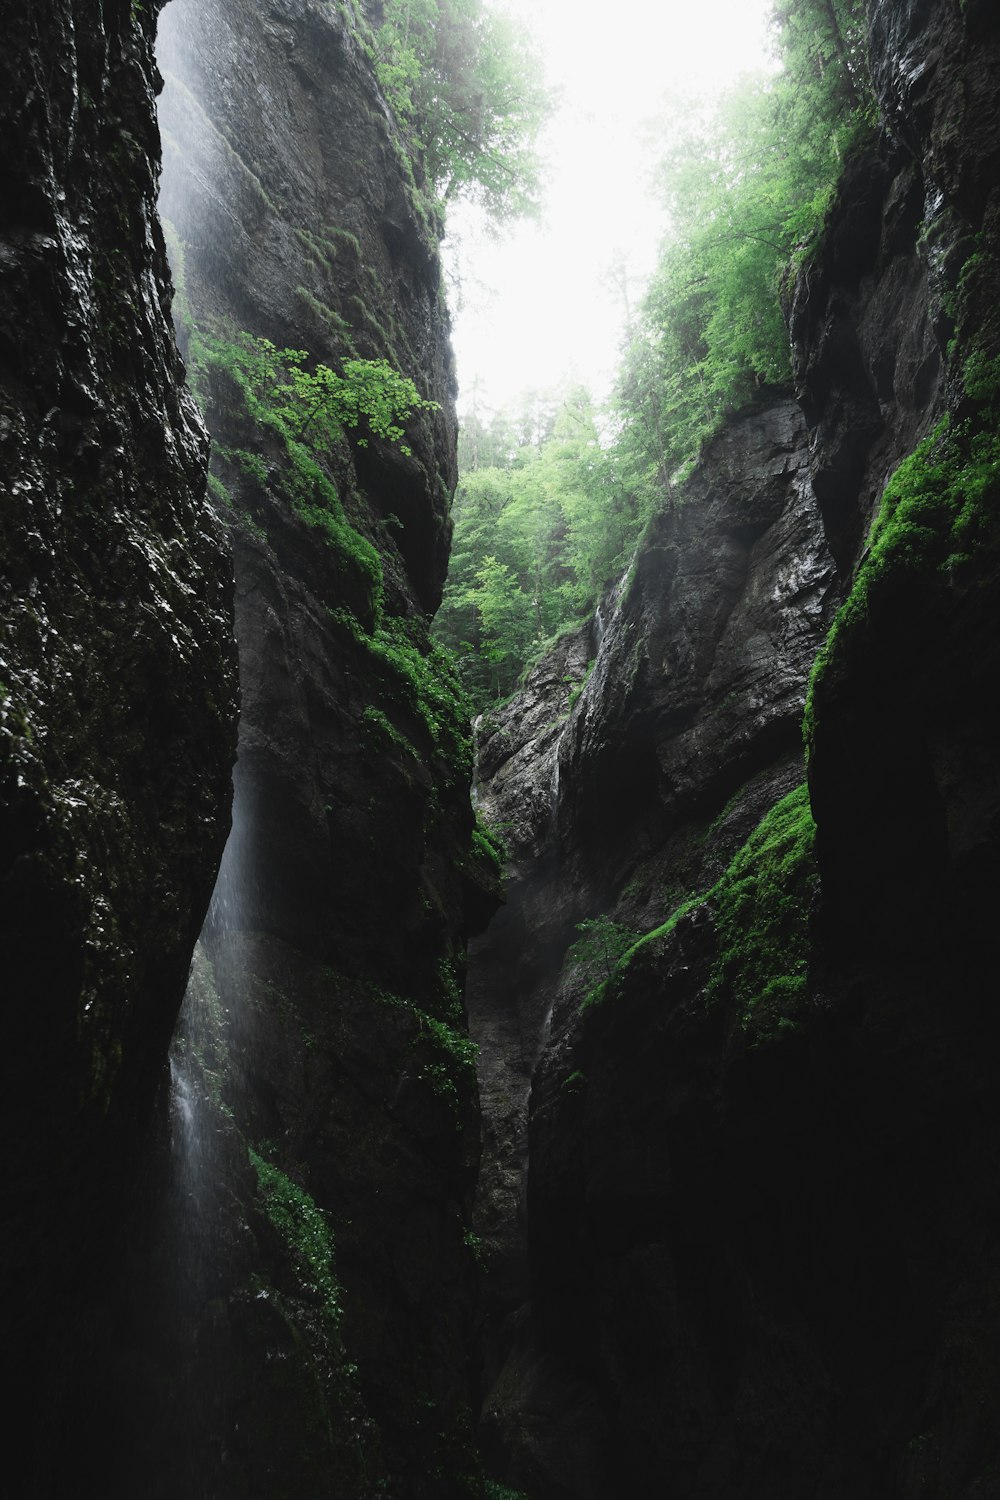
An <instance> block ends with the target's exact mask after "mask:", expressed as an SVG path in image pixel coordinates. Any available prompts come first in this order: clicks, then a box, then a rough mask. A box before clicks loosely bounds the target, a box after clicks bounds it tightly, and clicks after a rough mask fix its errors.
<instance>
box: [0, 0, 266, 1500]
mask: <svg viewBox="0 0 1000 1500" xmlns="http://www.w3.org/2000/svg"><path fill="white" fill-rule="evenodd" d="M155 10H156V7H155V6H153V5H150V4H146V5H142V6H140V5H134V4H132V5H130V4H128V3H126V0H121V3H105V4H103V5H98V6H93V5H82V4H78V3H74V0H45V3H40V4H37V5H32V6H17V5H5V6H4V7H3V18H2V19H3V32H4V47H3V56H2V59H0V162H2V168H0V170H2V173H3V176H2V192H0V268H2V278H0V286H2V290H0V349H2V353H0V370H2V388H0V491H2V495H3V505H2V514H0V591H2V604H0V888H2V892H3V898H2V916H0V923H2V929H3V930H2V951H3V976H4V978H3V990H4V995H5V998H6V1000H7V1010H8V1014H7V1033H6V1038H5V1046H4V1058H5V1064H4V1085H3V1102H4V1128H3V1141H4V1146H3V1162H4V1205H5V1217H6V1219H7V1225H8V1227H7V1233H6V1234H5V1254H6V1253H9V1254H10V1255H11V1257H12V1261H13V1264H11V1265H8V1262H7V1260H6V1258H5V1263H4V1270H5V1284H6V1285H7V1286H8V1287H9V1288H10V1290H11V1298H10V1300H11V1305H12V1307H14V1308H15V1313H14V1317H13V1322H14V1324H15V1332H14V1334H13V1339H12V1342H9V1345H8V1347H9V1352H10V1357H11V1360H12V1364H14V1365H16V1366H17V1368H18V1370H19V1375H18V1381H19V1383H20V1385H21V1387H22V1389H23V1390H25V1391H27V1392H29V1393H30V1395H29V1400H30V1402H31V1404H32V1405H33V1407H34V1411H35V1412H36V1413H37V1412H39V1411H40V1412H42V1413H43V1416H42V1417H41V1419H40V1423H41V1426H42V1428H43V1429H46V1428H47V1424H48V1423H49V1422H51V1423H52V1429H53V1430H52V1431H51V1432H50V1431H48V1430H43V1431H42V1432H41V1433H39V1431H38V1429H37V1426H35V1425H32V1426H30V1427H29V1428H28V1429H27V1431H26V1433H25V1442H24V1455H25V1457H26V1459H28V1460H29V1465H34V1466H35V1467H34V1469H32V1471H31V1475H32V1477H31V1479H30V1480H29V1481H27V1487H28V1489H30V1490H31V1492H32V1493H38V1494H41V1493H43V1492H44V1491H45V1482H46V1481H45V1475H46V1473H47V1470H48V1465H49V1463H50V1461H51V1458H52V1453H53V1449H54V1447H55V1446H56V1444H57V1443H58V1440H59V1436H60V1435H61V1428H60V1418H61V1410H62V1409H61V1408H60V1406H59V1404H58V1400H57V1392H58V1391H59V1389H60V1387H61V1386H62V1384H63V1382H64V1380H65V1378H66V1374H65V1369H64V1365H65V1361H66V1358H67V1355H66V1348H67V1345H68V1344H70V1343H71V1342H72V1340H73V1331H72V1329H73V1321H74V1318H75V1317H76V1316H77V1314H78V1310H79V1309H78V1306H77V1304H78V1302H79V1300H80V1296H81V1292H80V1288H81V1286H86V1285H87V1284H88V1277H89V1276H91V1275H92V1273H93V1270H94V1264H95V1258H96V1257H97V1256H100V1257H101V1258H102V1259H103V1258H105V1257H106V1256H107V1254H108V1248H109V1244H110V1243H112V1242H113V1238H114V1235H113V1227H114V1224H115V1222H116V1220H115V1215H116V1213H117V1212H118V1211H119V1204H118V1196H119V1194H120V1192H121V1188H122V1184H123V1182H124V1180H125V1172H126V1168H127V1166H128V1165H129V1161H130V1151H131V1148H132V1146H133V1145H134V1143H135V1142H136V1140H137V1139H138V1138H139V1137H140V1136H141V1133H142V1130H143V1128H144V1126H145V1125H146V1124H147V1120H148V1115H149V1113H150V1109H151V1104H152V1096H153V1091H154V1088H155V1085H156V1081H157V1078H158V1074H159V1071H160V1069H161V1067H162V1064H163V1059H164V1056H165V1052H166V1047H167V1043H168V1041H169V1037H170V1032H171V1030H172V1027H173V1024H174V1020H175V1018H176V1014H177V1010H178V1007H179V1005H180V1000H181V997H182V994H183V990H184V984H185V979H186V975H187V969H188V964H189V961H190V956H191V950H192V946H193V943H194V940H195V938H196V936H197V932H198V929H199V927H200V925H201V922H202V919H203V916H204V913H205V909H206V906H207V903H208V899H209V896H210V894H211V888H212V883H213V880H214V876H215V871H216V869H217V867H218V861H219V858H220V855H221V852H222V846H223V843H224V840H225V836H226V831H227V828H228V819H229V802H230V795H231V792H230V768H231V765H232V760H233V754H234V750H235V720H236V702H235V661H234V653H233V649H232V644H231V642H232V635H231V630H232V625H231V614H232V601H231V569H230V564H229V559H228V551H227V548H226V546H225V544H224V540H223V535H222V532H221V529H220V527H219V526H218V523H217V522H216V521H215V519H214V517H213V515H212V513H211V511H210V509H209V507H208V506H207V504H206V501H205V478H206V466H207V440H206V436H205V433H204V429H203V427H202V424H201V421H200V419H199V417H198V415H197V412H196V410H195V408H194V405H193V403H192V401H191V399H190V397H189V396H188V395H187V393H186V392H185V390H184V387H183V383H182V381H183V372H182V369H181V366H180V361H179V360H178V357H177V353H176V349H175V346H174V338H173V333H172V330H171V327H170V311H169V308H170V282H169V274H168V271H167V266H166V259H165V255H164V250H163V241H162V237H161V234H160V231H159V227H158V223H157V218H156V203H155V199H156V187H157V173H158V162H159V150H158V140H157V134H156V124H155V100H154V89H155V84H156V73H155V68H154V65H153V58H152V45H153V30H154V27H155ZM22 1333H23V1334H24V1339H23V1341H22V1338H21V1334H22Z"/></svg>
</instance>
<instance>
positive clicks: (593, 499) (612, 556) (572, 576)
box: [435, 387, 644, 709]
mask: <svg viewBox="0 0 1000 1500" xmlns="http://www.w3.org/2000/svg"><path fill="white" fill-rule="evenodd" d="M460 459H461V461H462V462H463V463H464V465H465V468H464V470H463V475H462V479H461V482H460V484H459V488H458V491H457V494H456V497H455V506H454V512H453V514H454V520H455V534H454V543H453V548H452V559H451V568H450V571H449V575H448V584H447V588H446V589H445V595H444V600H443V603H442V606H441V610H440V612H439V614H438V618H437V622H436V625H435V633H436V634H437V636H438V638H439V639H441V640H443V641H446V642H447V643H448V645H450V646H451V647H452V648H453V649H454V650H455V651H456V652H457V653H458V655H459V659H460V669H461V672H462V676H463V680H464V681H465V683H466V685H467V686H468V688H469V691H470V692H471V694H472V696H473V699H474V702H475V706H476V707H477V709H483V708H485V706H486V705H487V704H488V703H489V701H490V700H491V699H495V698H503V697H506V696H507V695H508V694H509V693H510V692H512V691H513V689H514V687H515V685H516V684H517V681H518V679H519V677H520V676H521V674H522V672H523V671H524V669H525V667H526V666H527V664H528V663H529V662H530V661H531V660H533V659H534V658H535V657H536V656H537V655H538V653H539V651H540V649H541V648H542V647H543V646H544V644H545V643H546V642H548V641H550V640H551V639H552V637H553V636H555V635H556V634H557V633H558V632H559V631H560V630H562V629H564V628H566V627H568V626H571V625H573V624H576V623H578V622H579V621H580V620H582V619H584V618H585V617H586V616H587V615H588V614H589V613H590V612H591V611H592V610H593V608H594V607H595V605H596V604H597V601H598V600H599V598H600V597H601V595H602V593H603V592H604V590H605V589H606V588H607V586H608V584H609V583H610V582H611V581H612V580H613V579H615V578H616V577H617V576H618V575H619V574H620V573H621V572H622V571H623V569H624V567H625V565H626V562H627V558H628V555H629V552H630V550H631V547H632V545H633V544H634V541H635V539H636V537H637V535H638V532H639V529H640V527H641V525H642V522H643V519H644V516H643V514H642V513H641V510H640V508H639V506H638V504H637V503H636V500H635V497H634V496H633V494H632V493H631V492H630V491H629V489H628V488H627V485H626V484H625V483H624V481H623V478H622V475H621V474H620V472H619V469H618V466H617V462H616V456H615V454H614V452H611V451H609V450H608V449H607V448H606V447H605V446H604V444H603V443H602V441H601V436H600V431H599V426H598V413H597V412H596V411H595V409H594V407H593V403H592V402H591V400H590V397H589V395H588V394H587V392H586V391H585V390H583V389H582V388H579V387H577V388H572V389H570V390H568V391H566V392H563V393H562V394H561V395H559V396H550V397H542V398H539V397H532V398H529V400H528V401H527V402H526V403H525V404H524V405H522V407H521V408H520V409H519V410H517V411H510V412H504V413H501V414H499V415H498V416H497V417H495V418H494V419H493V421H491V422H490V423H489V424H486V423H483V422H482V421H481V420H480V419H478V418H477V417H473V418H471V419H470V420H469V421H468V422H467V423H466V424H465V429H464V431H463V435H462V440H461V443H460ZM483 460H486V461H487V462H485V463H483V462H482V461H483Z"/></svg>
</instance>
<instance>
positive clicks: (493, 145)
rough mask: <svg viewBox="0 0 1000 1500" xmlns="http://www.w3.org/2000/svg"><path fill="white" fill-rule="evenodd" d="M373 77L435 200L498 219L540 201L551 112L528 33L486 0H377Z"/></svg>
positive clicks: (531, 207) (525, 210) (530, 208)
mask: <svg viewBox="0 0 1000 1500" xmlns="http://www.w3.org/2000/svg"><path fill="white" fill-rule="evenodd" d="M379 10H380V13H381V24H380V25H379V26H378V28H377V31H376V34H375V41H374V61H375V69H376V72H377V74H378V78H379V82H380V83H381V85H382V89H383V91H384V93H385V96H386V98H387V100H388V101H389V104H390V105H391V107H392V109H393V112H394V113H395V115H396V118H397V120H398V121H399V122H400V124H401V125H402V126H403V128H404V129H405V130H406V131H407V132H408V134H409V135H410V137H411V139H412V142H413V145H414V147H415V149H416V151H417V152H418V153H419V155H420V156H421V157H422V159H423V163H424V167H425V170H426V173H427V176H428V178H429V179H430V181H431V183H432V184H433V185H434V188H435V190H436V191H437V192H438V194H439V195H440V197H441V198H442V199H443V200H444V201H445V202H448V201H449V200H450V199H452V198H455V197H458V196H465V197H468V198H472V199H474V200H476V201H478V202H480V203H482V204H483V206H484V207H485V208H486V210H487V211H488V212H489V214H490V215H491V216H492V217H493V218H494V219H498V220H503V219H509V218H512V217H515V216H517V215H521V214H525V213H532V212H534V211H536V208H537V193H538V179H539V163H538V159H537V157H536V155H535V152H534V142H535V139H536V137H537V135H538V131H539V129H540V127H541V125H542V122H543V121H544V119H545V116H546V114H547V112H548V107H549V106H548V101H547V97H546V93H545V90H544V87H543V84H542V78H541V68H540V64H539V61H538V58H537V57H536V55H535V53H534V52H533V50H532V47H531V44H530V41H529V39H528V36H527V33H526V32H525V31H524V29H523V27H521V26H520V25H519V24H518V23H517V22H516V21H514V20H512V19H511V18H510V17H508V16H504V15H503V14H501V13H500V12H499V11H497V10H494V9H493V8H492V7H490V6H489V5H486V4H484V3H483V0H382V3H381V5H380V6H379Z"/></svg>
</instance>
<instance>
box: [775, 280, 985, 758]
mask: <svg viewBox="0 0 1000 1500" xmlns="http://www.w3.org/2000/svg"><path fill="white" fill-rule="evenodd" d="M985 271H986V268H985V266H984V262H983V260H982V259H981V258H980V257H979V256H978V255H973V256H971V257H970V258H969V261H968V262H967V263H966V267H965V268H964V270H963V275H962V281H961V283H960V287H959V294H958V299H957V310H958V331H957V333H956V338H955V341H954V344H953V348H952V356H953V368H954V370H955V372H956V374H957V375H958V376H959V377H960V379H961V382H962V385H963V386H964V389H965V394H966V397H967V399H968V400H969V401H971V402H974V403H977V405H978V409H975V410H973V411H972V412H971V413H970V414H969V415H968V416H965V417H963V419H962V420H961V421H956V420H955V418H954V417H953V416H952V415H951V414H947V415H946V416H944V417H943V418H942V419H941V421H940V422H939V423H938V424H937V426H936V427H935V428H934V431H933V432H931V433H930V434H929V435H928V436H927V437H926V438H924V440H923V442H921V443H920V444H919V445H918V446H917V447H916V448H915V449H914V451H913V453H911V454H910V455H909V457H908V458H906V459H904V460H903V462H902V463H901V464H900V465H899V467H898V469H897V470H896V471H895V473H894V474H893V475H892V477H891V478H890V480H889V482H888V484H887V485H886V487H885V491H884V493H883V495H882V500H881V503H880V506H879V510H878V514H877V516H876V519H875V523H874V525H873V527H872V531H871V536H870V538H869V545H868V549H867V552H866V554H865V557H864V560H863V562H862V564H861V566H860V568H859V569H858V572H857V575H856V577H855V580H854V584H853V587H852V589H851V592H850V594H849V595H848V598H847V599H846V601H845V602H844V604H843V605H842V606H841V608H840V610H839V611H838V613H837V616H836V618H835V620H834V622H833V626H832V628H831V630H830V632H829V634H828V636H827V638H826V641H825V642H824V644H823V646H822V648H821V650H820V652H819V654H818V655H817V658H816V661H815V663H814V666H813V671H812V676H811V678H810V683H809V693H808V696H807V699H806V711H805V719H804V723H803V730H804V736H805V742H806V749H807V752H808V753H809V754H811V753H812V751H813V749H814V746H815V741H816V733H817V726H818V719H819V716H820V712H821V710H820V707H819V704H820V703H821V700H822V698H823V694H824V690H825V687H826V684H827V683H828V682H829V680H830V678H831V677H832V675H833V674H834V673H835V672H836V670H837V669H838V668H839V667H841V666H843V665H844V664H845V663H846V662H848V661H850V660H851V658H852V656H853V654H854V653H855V652H859V651H860V652H864V651H866V649H867V645H866V638H867V627H868V621H869V617H870V609H871V603H872V600H873V598H874V597H876V596H877V595H878V593H879V592H880V591H882V590H884V589H886V588H888V587H894V586H898V585H899V583H900V581H901V580H902V579H904V578H920V580H921V584H922V589H923V594H924V613H925V615H928V616H929V615H930V613H931V612H932V611H933V609H934V606H935V602H936V600H937V598H938V597H940V595H941V594H942V593H944V592H947V591H949V590H951V589H953V588H955V587H961V586H976V583H977V581H978V580H980V574H981V573H982V572H983V571H984V570H985V572H986V575H987V576H989V572H990V560H991V559H992V558H995V556H996V551H997V547H998V546H1000V519H998V515H1000V511H998V502H1000V355H998V354H997V352H996V350H997V348H998V347H1000V316H998V315H997V313H996V311H995V299H994V297H993V296H992V295H990V297H989V301H988V303H986V305H987V307H988V308H989V313H988V317H987V319H986V321H985V322H984V321H983V319H982V315H981V311H977V310H978V309H981V307H982V305H983V302H982V300H981V299H982V296H983V295H985V294H988V293H989V282H988V281H987V282H985V283H984V284H983V285H982V286H981V287H980V299H976V298H971V299H970V295H969V293H970V288H972V287H974V286H976V285H977V284H978V283H979V281H980V278H981V277H982V276H983V275H984V274H985ZM973 320H975V321H973Z"/></svg>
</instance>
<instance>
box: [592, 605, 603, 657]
mask: <svg viewBox="0 0 1000 1500" xmlns="http://www.w3.org/2000/svg"><path fill="white" fill-rule="evenodd" d="M604 631H605V622H604V612H603V610H602V609H601V606H600V605H598V606H597V608H596V609H595V610H594V646H595V647H596V648H597V650H598V651H599V650H600V649H601V642H602V641H603V639H604Z"/></svg>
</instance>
